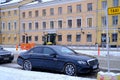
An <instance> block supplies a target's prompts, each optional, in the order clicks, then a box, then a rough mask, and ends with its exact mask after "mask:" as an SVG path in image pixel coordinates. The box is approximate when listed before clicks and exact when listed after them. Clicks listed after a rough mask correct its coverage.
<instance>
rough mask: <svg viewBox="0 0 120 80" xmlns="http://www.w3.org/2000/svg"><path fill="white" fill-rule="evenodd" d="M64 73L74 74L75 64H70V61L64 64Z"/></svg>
mask: <svg viewBox="0 0 120 80" xmlns="http://www.w3.org/2000/svg"><path fill="white" fill-rule="evenodd" d="M64 73H65V74H66V75H70V76H75V75H76V67H75V65H74V64H72V63H67V64H66V65H65V68H64Z"/></svg>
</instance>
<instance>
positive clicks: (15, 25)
mask: <svg viewBox="0 0 120 80" xmlns="http://www.w3.org/2000/svg"><path fill="white" fill-rule="evenodd" d="M16 29H17V22H14V30H16Z"/></svg>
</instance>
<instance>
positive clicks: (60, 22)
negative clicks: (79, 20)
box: [58, 20, 62, 29]
mask: <svg viewBox="0 0 120 80" xmlns="http://www.w3.org/2000/svg"><path fill="white" fill-rule="evenodd" d="M58 28H60V29H61V28H62V20H59V21H58Z"/></svg>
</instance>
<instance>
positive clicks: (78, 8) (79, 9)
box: [77, 4, 82, 13]
mask: <svg viewBox="0 0 120 80" xmlns="http://www.w3.org/2000/svg"><path fill="white" fill-rule="evenodd" d="M81 11H82V10H81V4H79V5H77V13H80V12H81Z"/></svg>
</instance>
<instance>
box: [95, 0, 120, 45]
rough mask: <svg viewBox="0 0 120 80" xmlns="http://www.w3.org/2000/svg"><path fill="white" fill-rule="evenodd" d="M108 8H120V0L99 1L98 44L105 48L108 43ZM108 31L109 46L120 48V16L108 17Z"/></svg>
mask: <svg viewBox="0 0 120 80" xmlns="http://www.w3.org/2000/svg"><path fill="white" fill-rule="evenodd" d="M107 4H108V6H107ZM106 6H107V7H108V8H111V7H119V6H120V0H98V14H97V16H98V18H97V19H98V23H97V24H98V29H97V42H98V44H99V45H100V46H105V45H106V42H107V35H106V33H107V31H106V30H107V20H106ZM108 30H109V32H108V33H109V35H108V36H109V45H110V46H111V47H117V46H120V14H114V15H108Z"/></svg>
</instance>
